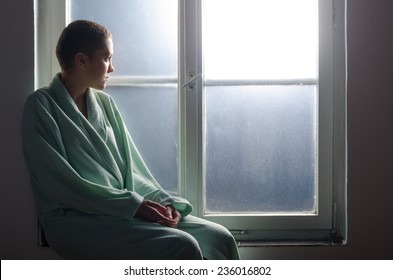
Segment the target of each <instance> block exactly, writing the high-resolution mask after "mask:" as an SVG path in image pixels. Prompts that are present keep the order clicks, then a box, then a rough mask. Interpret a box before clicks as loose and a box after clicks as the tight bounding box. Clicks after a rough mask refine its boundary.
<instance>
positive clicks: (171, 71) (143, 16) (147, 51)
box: [70, 0, 178, 76]
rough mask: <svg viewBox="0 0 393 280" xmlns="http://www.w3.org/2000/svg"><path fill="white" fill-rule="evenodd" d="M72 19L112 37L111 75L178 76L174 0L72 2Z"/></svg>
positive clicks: (175, 2)
mask: <svg viewBox="0 0 393 280" xmlns="http://www.w3.org/2000/svg"><path fill="white" fill-rule="evenodd" d="M70 7H71V20H75V19H89V20H92V21H96V22H98V23H100V24H102V25H104V26H106V27H107V28H108V29H109V30H110V31H111V32H112V34H113V40H114V56H113V64H114V67H115V72H114V73H113V75H121V76H122V75H131V76H135V75H140V76H152V75H158V76H177V30H178V27H177V23H178V7H177V0H159V1H157V0H116V1H108V0H72V1H71V5H70Z"/></svg>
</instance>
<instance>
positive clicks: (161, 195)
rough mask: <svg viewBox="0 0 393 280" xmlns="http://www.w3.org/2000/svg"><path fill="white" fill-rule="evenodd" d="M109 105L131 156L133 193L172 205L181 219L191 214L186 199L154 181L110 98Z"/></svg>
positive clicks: (190, 207) (190, 208) (162, 203)
mask: <svg viewBox="0 0 393 280" xmlns="http://www.w3.org/2000/svg"><path fill="white" fill-rule="evenodd" d="M110 103H111V107H112V108H113V110H114V114H115V116H116V119H117V122H118V124H119V127H120V130H122V134H123V137H124V138H125V141H126V142H127V146H128V149H129V153H130V154H131V155H132V156H131V164H132V174H133V184H134V188H135V191H136V192H138V193H139V194H140V195H142V196H143V197H144V198H145V199H149V200H152V201H155V202H157V203H160V204H161V205H165V206H168V205H172V206H173V207H175V208H176V210H177V211H179V213H180V214H181V215H182V217H185V216H187V215H188V214H190V213H191V212H192V206H191V204H190V203H189V202H188V201H187V200H186V199H184V198H181V197H178V196H174V195H171V194H169V193H168V192H166V191H165V190H164V189H163V188H162V187H161V186H160V184H159V183H158V182H157V181H156V179H155V178H154V176H153V175H152V173H151V172H150V170H149V169H148V167H147V166H146V164H145V162H144V161H143V158H142V156H141V155H140V153H139V151H138V149H137V147H136V145H135V143H134V141H133V140H132V138H131V136H130V133H129V132H128V130H127V127H126V125H125V123H124V121H123V119H122V117H121V114H120V112H119V110H118V108H117V106H116V104H115V102H114V101H113V99H112V98H110Z"/></svg>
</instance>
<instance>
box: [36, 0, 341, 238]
mask: <svg viewBox="0 0 393 280" xmlns="http://www.w3.org/2000/svg"><path fill="white" fill-rule="evenodd" d="M317 1H319V14H320V17H319V18H320V19H319V20H320V27H319V34H320V38H319V44H320V45H319V48H320V54H321V55H320V56H319V65H320V67H322V68H323V69H321V68H320V70H319V75H318V81H319V84H318V90H320V92H321V93H320V94H319V97H318V103H319V105H318V115H319V117H318V128H319V129H318V131H319V135H318V147H319V148H318V170H319V176H318V178H319V179H318V180H319V182H318V185H319V187H318V206H317V207H318V214H317V215H286V214H279V215H238V214H236V215H204V213H203V208H204V207H203V194H204V187H203V185H204V164H203V151H204V144H203V140H204V139H203V137H204V134H203V129H204V126H203V119H202V117H201V116H203V114H204V100H203V88H204V85H207V86H209V85H214V84H217V83H220V84H222V83H223V81H217V80H207V81H203V79H202V78H200V76H199V75H197V74H196V73H200V74H202V75H203V51H202V46H203V44H202V22H201V15H202V5H203V3H202V0H187V1H185V0H179V38H178V39H179V40H178V41H179V65H178V71H179V72H178V79H176V78H173V77H158V78H150V77H128V76H123V77H113V79H111V81H110V83H109V85H111V86H121V85H135V84H157V83H171V84H173V83H177V84H178V89H179V93H178V94H179V98H178V104H179V154H178V159H179V167H178V168H179V171H178V184H179V194H180V195H181V196H183V197H185V198H187V199H188V200H189V201H190V202H191V203H192V204H193V206H194V212H193V214H194V215H197V216H200V217H203V218H206V219H208V220H211V221H214V222H218V223H221V224H223V225H225V226H226V227H228V228H229V229H230V230H231V231H232V232H233V234H234V235H235V237H236V238H237V239H238V240H239V241H241V242H243V244H247V242H250V241H291V240H292V241H293V240H297V241H299V240H306V241H311V240H313V241H315V240H319V241H321V240H322V241H328V242H332V241H333V242H334V243H339V244H345V243H346V239H347V213H346V211H347V210H346V198H347V191H346V185H347V132H346V130H347V127H346V123H347V120H346V76H347V75H346V5H347V4H346V0H344V1H342V0H317ZM34 4H35V54H36V56H35V87H36V88H39V87H42V86H46V85H48V84H49V82H50V81H51V79H52V77H53V75H54V74H55V73H57V72H59V70H60V68H59V66H58V63H57V59H56V56H55V54H54V51H53V50H54V49H55V46H56V45H55V44H56V41H57V38H58V36H59V34H60V33H61V31H62V29H63V28H64V26H65V25H66V23H67V17H68V16H67V15H68V14H69V6H68V1H67V0H58V1H51V0H35V3H34ZM321 15H322V16H321ZM190 80H193V81H192V83H188V82H189V81H190ZM272 82H274V83H281V84H292V83H294V81H263V80H257V81H256V80H240V81H231V82H229V84H236V85H237V84H244V83H246V84H271V83H272ZM295 82H299V81H295ZM302 82H304V83H305V84H310V83H311V84H312V83H314V81H310V80H305V81H302ZM186 186H187V187H186Z"/></svg>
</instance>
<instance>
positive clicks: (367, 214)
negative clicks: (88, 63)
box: [0, 0, 393, 259]
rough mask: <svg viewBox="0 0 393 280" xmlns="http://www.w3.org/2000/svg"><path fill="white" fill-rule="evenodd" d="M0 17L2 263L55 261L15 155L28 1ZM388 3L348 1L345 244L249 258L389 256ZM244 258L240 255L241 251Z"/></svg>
mask: <svg viewBox="0 0 393 280" xmlns="http://www.w3.org/2000/svg"><path fill="white" fill-rule="evenodd" d="M1 11H2V16H1V17H0V34H1V35H2V36H1V38H2V39H1V43H0V53H1V59H0V65H1V67H0V79H1V80H0V81H1V87H0V93H1V97H2V99H1V100H2V102H0V116H1V120H0V121H1V127H0V128H1V130H0V131H1V137H0V150H1V152H0V157H1V158H0V162H1V165H0V174H1V183H0V216H1V225H0V234H1V236H0V237H1V239H0V257H1V259H36V258H38V259H39V258H56V256H55V255H54V254H53V253H52V251H51V250H50V249H43V248H37V246H36V221H35V214H34V204H33V200H32V194H31V190H30V187H29V182H28V175H27V172H26V170H25V166H24V163H23V158H22V153H21V149H20V134H19V123H20V119H21V112H22V107H23V102H24V100H25V98H26V96H27V95H28V94H29V93H30V92H32V91H33V87H34V85H33V81H34V76H33V74H34V61H33V60H34V52H33V46H34V34H33V28H34V27H33V22H34V17H33V1H32V0H13V1H3V2H2V4H1ZM392 11H393V1H391V0H348V180H349V181H348V214H349V217H348V221H349V235H348V244H347V245H346V246H339V247H330V246H323V247H295V246H293V247H266V248H258V249H256V248H254V249H250V250H248V251H247V254H248V256H250V257H254V258H263V259H266V258H268V259H269V258H276V259H345V258H348V259H358V258H359V259H391V258H393V253H392V251H393V241H392V237H393V223H392V222H391V220H392V218H391V216H392V214H393V202H392V198H393V179H392V178H393V171H392V170H391V169H392V168H393V149H392V147H391V145H392V143H393V87H392V80H393V79H392V77H391V76H392V74H393V54H392V52H393V30H392V29H393V16H392ZM244 252H245V251H244Z"/></svg>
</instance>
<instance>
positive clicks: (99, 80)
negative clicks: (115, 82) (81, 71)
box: [85, 38, 114, 90]
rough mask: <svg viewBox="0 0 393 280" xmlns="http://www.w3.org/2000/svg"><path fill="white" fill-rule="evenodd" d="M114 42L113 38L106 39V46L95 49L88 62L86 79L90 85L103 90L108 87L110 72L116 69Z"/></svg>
mask: <svg viewBox="0 0 393 280" xmlns="http://www.w3.org/2000/svg"><path fill="white" fill-rule="evenodd" d="M112 56H113V42H112V39H111V38H108V39H106V40H105V43H104V47H103V48H102V49H99V50H97V51H95V53H94V55H93V56H91V57H89V59H88V63H87V64H86V65H87V67H86V72H85V73H86V79H87V81H86V82H87V83H88V86H89V87H92V88H95V89H99V90H102V89H104V88H105V87H106V83H107V81H108V79H109V74H110V73H112V72H113V71H114V67H113V65H112Z"/></svg>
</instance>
